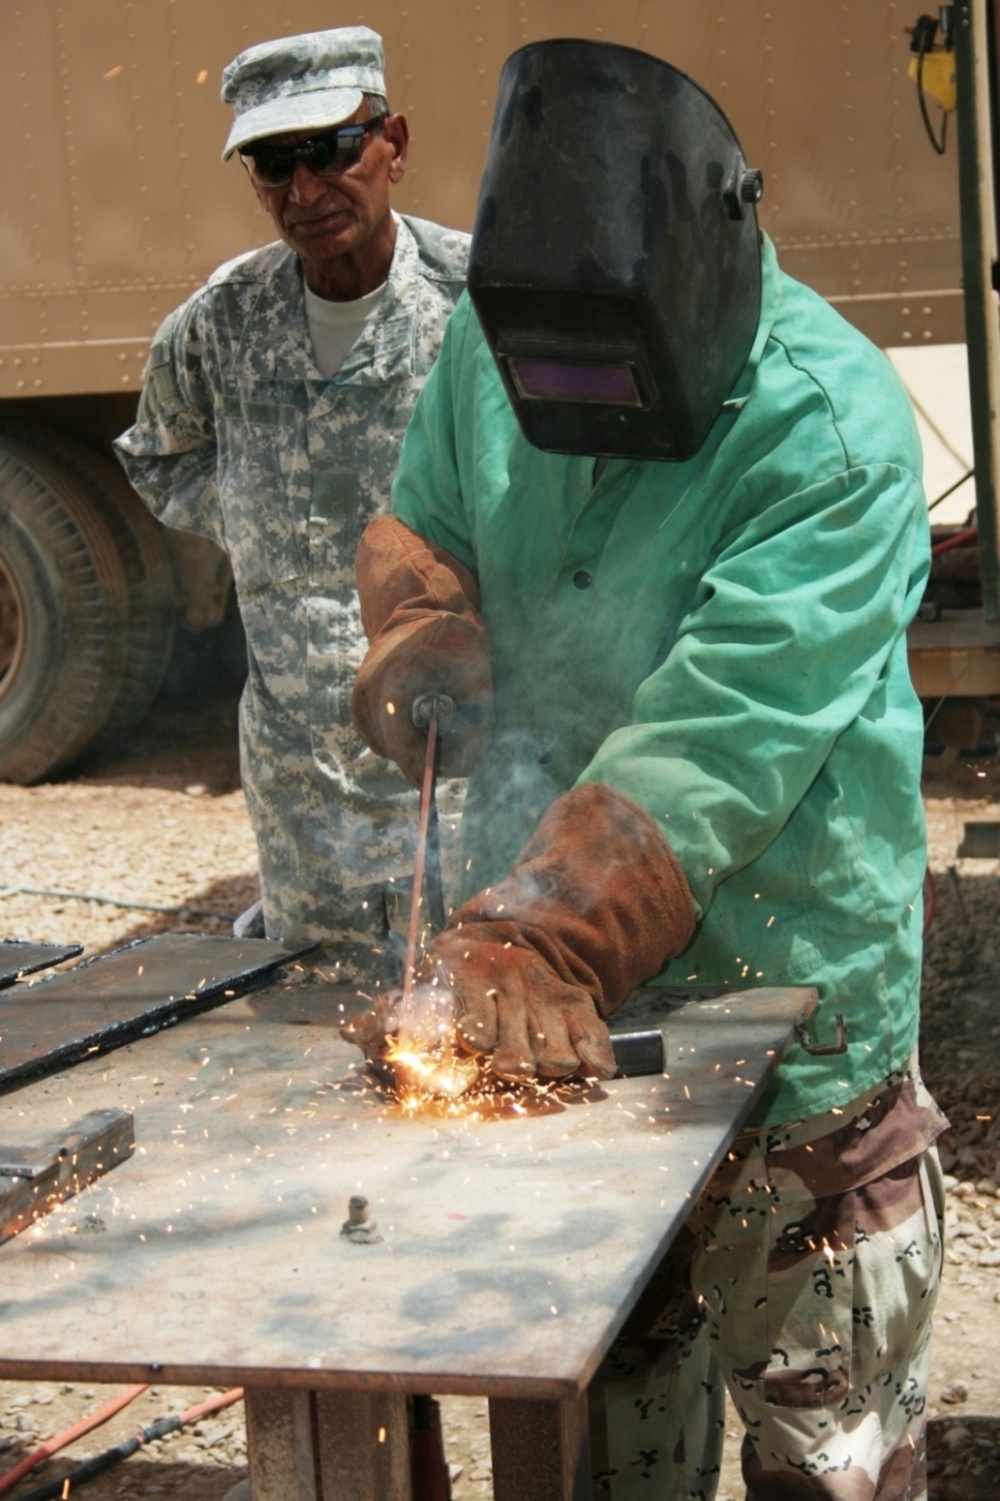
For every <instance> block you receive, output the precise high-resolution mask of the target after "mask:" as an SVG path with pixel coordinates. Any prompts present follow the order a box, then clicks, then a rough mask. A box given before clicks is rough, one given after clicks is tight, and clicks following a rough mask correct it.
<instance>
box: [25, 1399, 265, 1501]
mask: <svg viewBox="0 0 1000 1501" xmlns="http://www.w3.org/2000/svg"><path fill="white" fill-rule="evenodd" d="M242 1399H243V1388H242V1386H236V1387H233V1389H232V1390H231V1391H228V1392H218V1393H217V1394H216V1395H215V1396H214V1397H209V1398H208V1400H207V1401H206V1402H199V1403H198V1404H197V1406H195V1407H189V1408H188V1409H187V1410H186V1411H185V1412H181V1413H172V1414H171V1416H170V1417H168V1418H159V1419H157V1421H156V1422H155V1423H150V1424H148V1426H146V1427H144V1428H140V1429H139V1432H138V1433H136V1434H134V1435H133V1436H132V1438H128V1439H125V1441H124V1442H123V1443H120V1444H115V1445H114V1447H113V1448H111V1449H105V1450H104V1452H103V1454H95V1455H94V1457H93V1459H86V1460H84V1462H83V1464H82V1465H77V1467H76V1469H75V1470H70V1471H69V1473H68V1474H66V1475H63V1476H61V1477H60V1478H59V1479H58V1480H48V1481H46V1482H45V1484H44V1485H40V1486H38V1487H36V1489H35V1490H33V1491H25V1493H24V1495H23V1496H19V1497H18V1501H65V1498H66V1497H68V1496H72V1494H73V1492H74V1491H75V1490H76V1489H77V1487H78V1486H81V1485H85V1484H86V1482H87V1481H88V1480H93V1478H94V1476H95V1475H103V1474H104V1472H105V1470H110V1469H113V1468H114V1466H115V1465H117V1464H120V1463H121V1461H122V1460H123V1459H128V1458H129V1457H130V1456H131V1455H133V1454H134V1453H135V1452H136V1450H137V1449H141V1448H142V1446H143V1444H149V1443H152V1442H153V1440H154V1439H158V1438H165V1437H166V1435H167V1434H168V1433H176V1432H177V1430H178V1428H183V1427H185V1426H186V1424H188V1423H194V1422H197V1420H198V1419H199V1418H204V1417H207V1416H208V1415H209V1413H213V1412H221V1411H222V1409H223V1408H224V1407H231V1406H232V1405H233V1403H234V1402H240V1401H242Z"/></svg>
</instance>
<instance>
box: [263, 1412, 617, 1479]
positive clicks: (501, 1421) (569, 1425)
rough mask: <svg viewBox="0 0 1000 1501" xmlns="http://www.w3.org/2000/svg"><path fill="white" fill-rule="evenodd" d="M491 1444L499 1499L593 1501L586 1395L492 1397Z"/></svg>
mask: <svg viewBox="0 0 1000 1501" xmlns="http://www.w3.org/2000/svg"><path fill="white" fill-rule="evenodd" d="M490 1443H491V1447H492V1450H493V1496H494V1501H591V1478H590V1441H589V1438H588V1425H587V1397H586V1393H584V1394H583V1395H582V1396H580V1397H571V1398H567V1399H566V1400H564V1401H556V1402H538V1401H531V1400H527V1399H524V1398H520V1397H491V1398H490ZM254 1501H256V1497H255V1498H254Z"/></svg>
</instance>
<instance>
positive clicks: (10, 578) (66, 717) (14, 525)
mask: <svg viewBox="0 0 1000 1501" xmlns="http://www.w3.org/2000/svg"><path fill="white" fill-rule="evenodd" d="M0 611H2V619H0V643H4V645H3V655H2V658H0V780H3V781H8V782H20V783H29V782H35V781H38V780H40V779H41V778H42V777H44V776H47V775H49V774H50V773H52V772H53V771H55V770H57V769H58V768H59V767H60V766H64V765H65V764H66V763H67V762H69V761H71V760H73V759H74V758H75V757H76V756H77V755H79V754H80V752H81V751H82V750H83V748H84V747H85V746H86V745H88V744H89V743H90V741H91V740H93V738H94V736H95V735H96V734H97V732H98V731H99V730H100V729H101V727H102V725H103V724H104V722H105V721H106V719H107V716H108V713H109V712H110V709H111V706H112V704H113V703H114V702H115V701H116V699H117V697H118V694H119V692H120V690H121V686H122V680H123V676H124V670H125V659H126V640H127V627H128V589H127V585H126V579H125V569H124V566H123V564H122V561H121V558H120V557H119V554H118V549H117V547H116V545H115V540H114V537H113V536H112V534H111V531H110V529H109V528H108V526H107V524H106V523H105V521H104V519H103V518H102V517H101V516H100V515H99V514H98V513H97V512H96V511H95V510H94V509H93V508H92V507H90V506H89V505H88V503H87V500H86V498H85V497H83V496H81V495H80V494H79V493H78V492H77V491H76V490H75V489H74V488H73V486H72V484H71V483H70V481H69V479H68V477H66V478H64V477H63V475H62V473H61V472H60V471H59V470H58V469H56V468H55V467H54V466H51V465H50V464H49V463H48V462H47V461H46V460H45V459H43V458H42V457H41V456H40V455H38V454H36V453H34V452H33V451H32V450H31V449H30V448H28V447H27V446H26V445H24V444H22V443H19V442H18V441H17V440H16V439H14V438H11V437H9V436H7V435H0Z"/></svg>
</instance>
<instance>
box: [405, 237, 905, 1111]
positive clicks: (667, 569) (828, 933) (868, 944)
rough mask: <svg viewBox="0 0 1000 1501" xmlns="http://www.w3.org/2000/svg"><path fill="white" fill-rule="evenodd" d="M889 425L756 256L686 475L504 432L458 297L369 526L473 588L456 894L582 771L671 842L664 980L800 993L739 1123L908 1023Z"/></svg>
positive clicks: (893, 448)
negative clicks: (803, 1015) (734, 352)
mask: <svg viewBox="0 0 1000 1501" xmlns="http://www.w3.org/2000/svg"><path fill="white" fill-rule="evenodd" d="M920 473H921V455H920V446H919V442H918V437H917V432H916V427H915V423H914V419H913V415H912V412H911V409H910V406H909V403H908V401H907V398H906V395H905V392H904V391H903V388H902V386H901V385H900V383H899V382H898V380H897V379H896V377H895V375H894V373H893V371H892V368H891V366H890V365H889V363H888V361H887V360H886V359H885V357H884V356H883V355H882V354H881V353H880V352H879V351H878V350H876V349H875V348H874V346H872V345H871V344H869V343H868V342H867V341H866V340H865V339H863V338H862V337H861V335H860V334H858V333H857V332H856V331H854V330H853V329H852V328H850V327H849V325H848V324H846V323H845V322H844V321H843V320H842V319H841V318H840V317H839V316H838V315H837V314H836V313H835V312H834V311H833V310H832V309H831V308H830V307H829V306H828V305H827V304H826V303H825V302H823V301H822V299H821V298H819V297H818V296H816V295H815V294H814V293H812V292H811V291H809V290H808V289H807V288H805V287H802V286H800V285H799V284H797V283H796V282H794V281H792V280H791V279H790V278H789V277H787V276H785V275H784V274H783V273H782V272H781V271H780V270H779V268H778V265H777V262H776V259H775V256H774V252H773V249H772V247H771V246H770V244H769V242H767V241H765V243H764V305H763V311H762V317H761V325H760V330H759V333H758V337H757V340H756V342H755V345H754V349H753V352H752V354H751V357H750V359H749V361H748V363H747V366H746V368H745V370H744V372H743V374H742V376H741V378H740V380H739V382H738V383H737V386H736V388H735V389H734V391H733V393H732V397H731V399H730V401H729V402H728V403H727V405H726V408H725V409H724V411H723V412H722V414H721V415H720V417H719V418H718V420H717V422H716V424H715V426H714V427H713V429H712V432H711V434H710V435H709V438H708V440H707V441H706V443H705V445H704V447H703V448H702V450H701V451H700V452H699V453H698V454H697V455H696V457H695V458H693V459H691V460H689V461H688V462H686V463H683V464H659V463H652V462H633V461H626V460H618V459H612V460H611V461H610V462H609V463H608V464H607V465H606V466H605V467H604V468H603V472H601V473H600V477H599V479H598V480H597V483H596V484H595V483H594V476H595V465H594V461H593V460H591V459H586V458H576V457H572V458H571V457H565V456H561V455H557V454H545V453H542V452H540V451H538V450H536V449H534V448H532V447H531V446H530V445H529V444H528V443H527V442H526V441H525V439H524V438H523V437H522V436H521V434H520V431H519V430H518V428H517V424H516V421H515V418H514V415H513V412H512V410H511V408H510V406H509V403H508V402H507V399H506V397H505V395H504V392H503V388H502V386H501V384H500V381H499V378H498V375H497V373H496V369H495V366H494V364H493V360H492V357H491V356H490V353H489V350H488V349H487V346H486V344H485V342H484V340H483V337H482V334H481V331H480V329H479V325H478V323H477V320H476V318H475V314H474V312H473V310H472V307H471V304H470V303H469V301H468V299H467V297H463V299H462V301H461V302H460V303H459V305H458V307H457V309H456V311H455V314H454V315H453V317H452V320H451V323H450V325H449V328H448V331H447V333H446V336H445V341H444V345H443V348H442V352H441V356H440V359H439V361H438V364H437V366H436V368H435V370H434V371H433V373H432V375H431V376H430V378H429V380H428V383H427V385H426V387H425V389H424V391H423V393H422V394H421V397H420V400H419V402H418V404H417V409H416V412H415V414H414V418H413V421H412V422H411V424H410V427H409V429H408V432H407V436H406V439H405V442H404V446H403V453H402V458H401V463H400V468H399V471H398V474H397V478H396V483H395V486H394V492H393V493H394V500H393V511H394V513H395V514H396V515H397V516H398V517H399V518H400V519H401V520H402V521H404V522H405V523H406V525H407V526H409V527H411V528H413V530H414V531H417V532H419V533H420V534H421V535H422V536H424V537H426V538H428V539H429V540H430V541H432V542H435V543H438V544H439V545H440V546H442V547H444V548H446V549H448V550H449V551H450V552H452V553H453V554H454V555H455V556H456V557H457V558H459V559H460V560H461V561H462V562H463V563H465V564H467V565H468V566H470V567H472V568H475V569H476V570H477V572H478V575H479V582H480V587H481V591H482V610H483V615H484V617H485V620H486V624H487V625H488V627H489V629H490V632H491V633H492V637H493V642H494V659H493V666H494V677H495V685H496V728H495V732H494V736H493V740H492V743H491V745H490V747H489V749H488V750H487V752H486V754H485V755H484V757H483V758H482V760H481V761H480V763H479V765H478V767H477V768H476V771H475V773H474V775H473V778H472V781H471V784H470V789H469V796H468V799H467V805H466V815H465V830H464V840H465V846H466V848H465V857H464V858H465V860H466V861H467V862H469V863H468V869H467V872H466V882H467V888H466V889H467V890H469V891H473V890H477V889H481V888H482V887H484V886H487V885H489V884H490V883H491V882H492V881H495V880H497V879H498V878H500V877H502V876H503V875H505V874H506V872H507V871H508V870H509V869H510V867H511V865H512V864H513V862H514V860H515V858H516V856H517V853H518V851H519V850H520V848H521V847H522V845H523V844H524V843H525V841H526V840H527V838H528V837H529V835H530V834H531V832H532V830H533V828H534V827H535V825H536V823H537V822H538V819H539V817H540V816H541V814H542V813H543V811H544V810H545V808H546V807H547V806H548V805H549V803H551V802H552V800H553V799H554V798H555V797H557V796H558V795H559V794H560V793H561V792H563V791H565V790H566V789H567V788H569V787H571V786H573V785H574V784H575V783H577V782H586V781H599V782H605V783H607V784H608V785H610V786H612V787H614V788H616V789H617V790H618V791H620V792H623V793H624V794H625V795H626V796H627V797H630V798H631V799H633V801H635V802H637V803H639V804H640V805H641V806H642V807H644V808H645V809H646V810H647V811H648V812H649V813H650V814H651V815H652V816H653V818H654V819H656V820H657V822H658V824H659V826H660V828H661V829H662V830H663V831H664V833H665V834H666V835H667V838H668V839H669V840H670V843H671V844H672V846H673V848H674V850H675V851H676V853H677V855H678V858H679V860H680V863H681V866H682V868H683V870H684V874H685V876H686V877H687V880H688V883H689V885H690V887H691V890H692V893H693V894H694V898H695V902H696V904H697V908H698V916H699V919H700V921H699V924H698V928H697V931H696V934H695V937H694V939H693V941H692V942H691V944H690V945H689V946H688V948H687V949H686V950H685V952H684V953H683V954H682V955H681V956H680V957H679V958H677V959H676V960H674V961H672V962H671V963H670V965H669V966H668V967H667V969H666V970H665V971H664V972H663V973H662V974H661V976H659V979H660V980H661V981H662V982H663V983H665V984H689V983H697V984H704V985H727V986H732V987H737V988H738V987H745V986H758V985H803V984H815V985H817V986H818V988H819V991H820V996H821V999H820V1005H819V1008H818V1011H817V1013H816V1015H815V1017H814V1018H813V1021H812V1023H811V1027H812V1035H813V1040H814V1041H816V1042H820V1043H829V1042H831V1041H833V1039H834V1037H835V1025H834V1016H835V1014H836V1013H837V1012H842V1013H843V1014H844V1017H845V1021H846V1023H847V1035H848V1047H847V1051H846V1052H845V1053H843V1054H841V1055H836V1056H833V1057H830V1056H812V1055H809V1054H808V1053H806V1052H805V1051H804V1049H803V1048H802V1047H800V1046H799V1045H798V1044H795V1045H794V1046H793V1047H792V1048H791V1049H790V1052H789V1054H788V1057H787V1060H786V1062H785V1063H784V1064H783V1065H782V1067H781V1069H780V1073H779V1078H778V1080H777V1082H776V1085H775V1086H774V1087H773V1088H772V1090H771V1092H770V1094H769V1096H768V1098H767V1099H766V1100H765V1101H764V1103H763V1104H762V1106H760V1107H759V1108H758V1113H757V1118H758V1119H766V1120H772V1121H787V1120H790V1119H795V1118H797V1117H799V1116H802V1115H810V1114H813V1113H815V1112H816V1111H821V1110H826V1109H828V1108H830V1107H831V1106H835V1105H837V1104H838V1103H840V1102H844V1101H847V1100H850V1099H852V1098H854V1097H855V1096H857V1095H859V1094H861V1093H862V1092H863V1091H864V1090H865V1089H866V1088H868V1087H870V1086H871V1085H873V1084H874V1083H876V1082H877V1081H878V1080H880V1079H883V1078H885V1077H886V1075H887V1074H888V1073H890V1072H891V1070H892V1069H893V1068H895V1067H898V1066H899V1065H901V1064H902V1063H903V1062H904V1060H905V1059H906V1058H907V1057H908V1055H909V1053H910V1051H911V1049H912V1047H913V1043H914V1039H915V1035H916V1029H917V1005H918V990H919V956H920V940H921V931H920V930H921V882H922V876H923V870H924V864H925V840H924V829H923V813H922V806H921V801H920V758H921V744H922V717H921V712H920V707H919V704H918V701H917V699H916V697H915V695H914V692H913V689H912V687H911V684H910V681H909V676H908V672H907V666H906V648H905V635H904V632H905V627H906V625H907V624H908V622H909V620H910V619H911V618H912V616H913V614H914V612H915V610H916V608H917V604H918V602H919V599H920V596H921V593H922V591H923V586H924V582H925V578H926V573H927V567H928V523H927V510H926V503H925V499H924V496H923V491H922V488H921V482H920Z"/></svg>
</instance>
